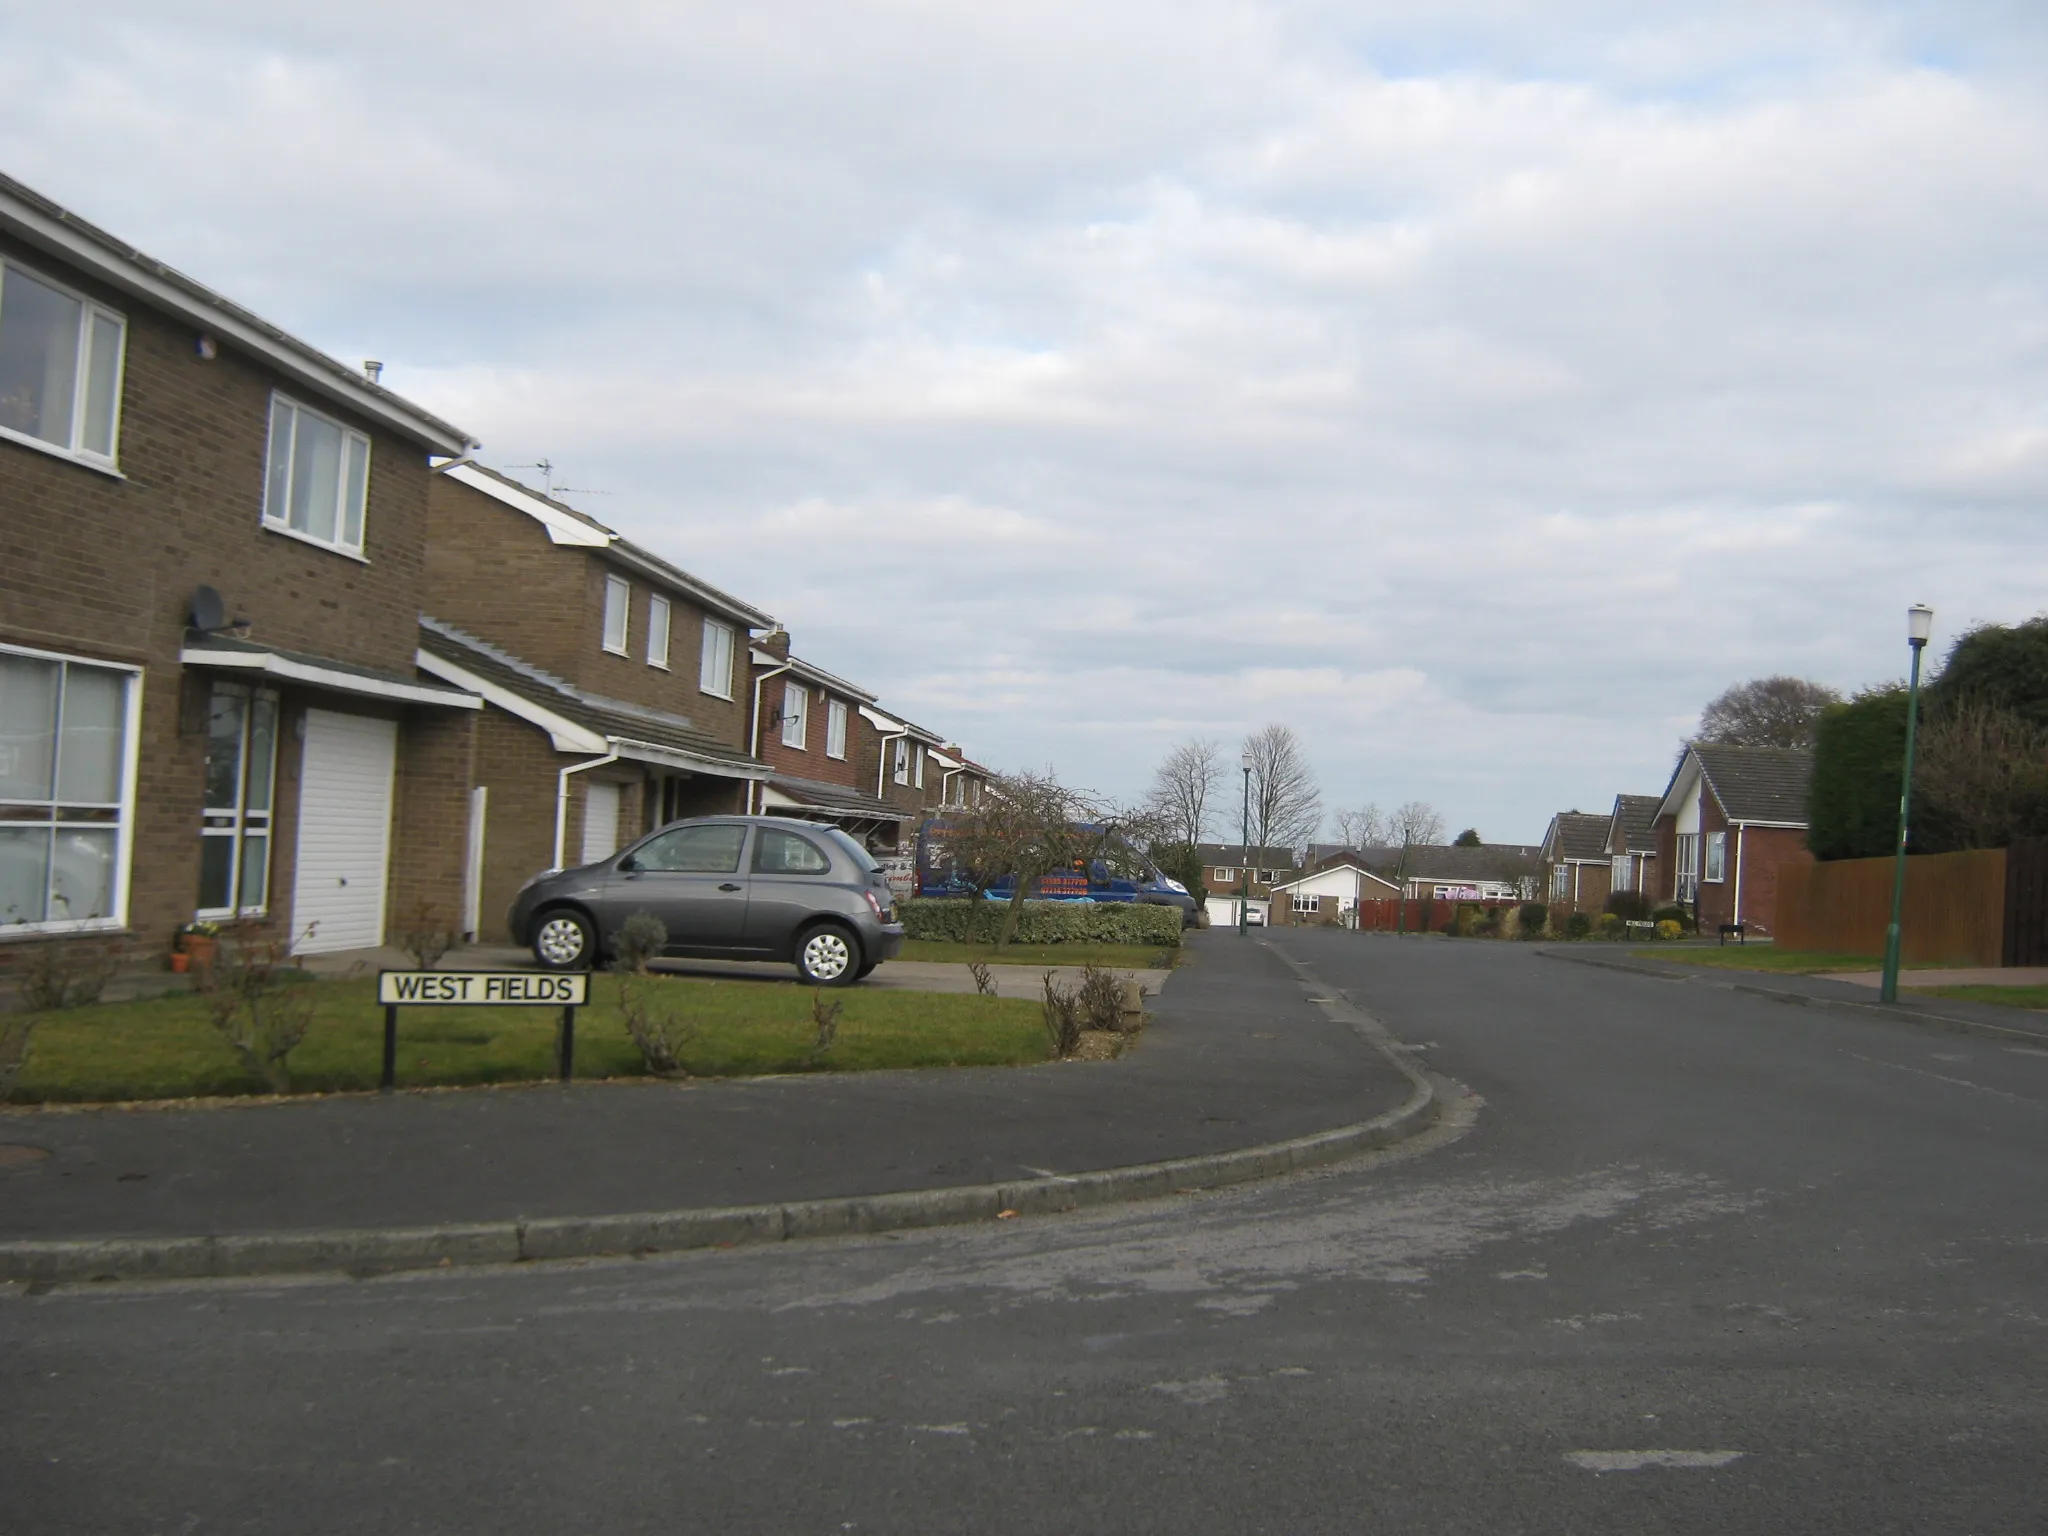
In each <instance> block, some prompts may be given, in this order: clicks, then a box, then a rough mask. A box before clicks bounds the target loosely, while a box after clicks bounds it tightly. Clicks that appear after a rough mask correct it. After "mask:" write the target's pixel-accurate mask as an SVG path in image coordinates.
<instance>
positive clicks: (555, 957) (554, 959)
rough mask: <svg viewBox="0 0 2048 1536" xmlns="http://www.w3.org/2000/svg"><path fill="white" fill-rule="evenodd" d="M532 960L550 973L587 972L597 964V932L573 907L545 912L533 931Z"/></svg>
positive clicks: (588, 920) (587, 919)
mask: <svg viewBox="0 0 2048 1536" xmlns="http://www.w3.org/2000/svg"><path fill="white" fill-rule="evenodd" d="M533 958H534V959H536V960H538V961H539V962H540V963H541V966H542V968H543V969H546V970H550V971H586V970H589V969H590V967H591V966H592V965H594V964H596V962H597V929H596V928H595V927H594V926H593V925H592V924H591V921H590V919H589V918H587V917H585V916H584V915H583V914H582V913H581V912H578V911H577V910H575V908H573V907H557V908H555V909H554V911H552V912H543V913H541V915H540V918H539V920H538V921H537V922H535V924H534V928H533Z"/></svg>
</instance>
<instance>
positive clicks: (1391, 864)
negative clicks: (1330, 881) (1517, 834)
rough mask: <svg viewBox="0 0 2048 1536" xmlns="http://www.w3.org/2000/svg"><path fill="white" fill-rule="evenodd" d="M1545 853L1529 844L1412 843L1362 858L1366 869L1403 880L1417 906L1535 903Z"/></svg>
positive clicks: (1365, 850) (1368, 850)
mask: <svg viewBox="0 0 2048 1536" xmlns="http://www.w3.org/2000/svg"><path fill="white" fill-rule="evenodd" d="M1541 853H1542V849H1541V848H1537V847H1531V846H1530V845H1528V844H1526V843H1484V844H1481V845H1479V846H1477V847H1459V846H1458V845H1457V844H1455V843H1451V844H1438V843H1410V844H1409V845H1408V846H1407V847H1406V848H1397V847H1391V846H1389V847H1381V848H1361V849H1359V850H1358V857H1359V860H1360V862H1361V863H1363V864H1364V865H1365V866H1366V868H1368V869H1370V870H1372V871H1374V872H1375V873H1377V874H1381V875H1386V876H1389V877H1392V878H1394V879H1397V880H1399V881H1400V883H1401V888H1402V893H1403V894H1404V895H1405V896H1406V897H1407V898H1408V899H1409V900H1411V901H1415V900H1425V901H1529V900H1533V899H1534V897H1535V895H1536V889H1537V878H1538V876H1537V870H1538V868H1539V867H1540V865H1539V856H1540V854H1541Z"/></svg>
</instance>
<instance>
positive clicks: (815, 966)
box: [796, 923, 861, 987]
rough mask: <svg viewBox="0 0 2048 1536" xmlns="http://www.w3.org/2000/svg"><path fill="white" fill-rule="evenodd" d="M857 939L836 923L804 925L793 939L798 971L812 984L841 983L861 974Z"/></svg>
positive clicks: (841, 985)
mask: <svg viewBox="0 0 2048 1536" xmlns="http://www.w3.org/2000/svg"><path fill="white" fill-rule="evenodd" d="M860 967H861V957H860V940H858V939H856V938H855V937H854V936H853V935H852V934H851V933H849V932H847V931H846V930H845V929H844V928H841V927H840V926H839V925H838V924H836V923H820V924H819V925H818V926H817V927H815V928H810V929H806V930H805V931H804V933H803V934H802V935H801V936H799V937H798V939H797V941H796V968H797V973H798V974H799V975H800V976H802V977H803V979H804V980H805V982H807V983H808V984H809V985H811V986H814V987H843V986H846V985H848V984H849V983H851V982H854V981H857V980H858V979H859V977H860Z"/></svg>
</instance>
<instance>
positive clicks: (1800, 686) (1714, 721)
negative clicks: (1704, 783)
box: [1694, 677, 1842, 747]
mask: <svg viewBox="0 0 2048 1536" xmlns="http://www.w3.org/2000/svg"><path fill="white" fill-rule="evenodd" d="M1841 702H1842V696H1841V695H1840V694H1839V693H1837V692H1836V691H1835V690H1834V689H1832V688H1830V687H1828V686H1827V685H1826V684H1825V683H1816V682H1812V681H1810V680H1809V679H1807V678H1803V677H1753V678H1751V679H1750V680H1749V681H1748V682H1746V683H1737V684H1735V685H1734V686H1733V687H1732V688H1729V689H1728V690H1727V691H1726V692H1724V693H1722V694H1721V696H1720V697H1719V698H1717V699H1715V700H1714V701H1713V702H1712V703H1711V704H1709V705H1708V706H1707V707H1706V708H1705V709H1703V710H1701V711H1700V723H1699V729H1698V731H1697V732H1695V734H1694V739H1695V740H1697V741H1704V742H1709V743H1714V744H1718V745H1721V746H1729V747H1811V746H1812V745H1813V727H1814V722H1815V721H1817V720H1819V719H1820V712H1821V711H1822V710H1824V709H1826V708H1827V707H1828V706H1829V705H1830V704H1839V703H1841Z"/></svg>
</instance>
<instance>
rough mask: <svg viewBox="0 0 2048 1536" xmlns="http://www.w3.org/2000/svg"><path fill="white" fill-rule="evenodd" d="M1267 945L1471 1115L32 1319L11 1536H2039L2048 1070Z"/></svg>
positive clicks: (1395, 952) (113, 1298)
mask: <svg viewBox="0 0 2048 1536" xmlns="http://www.w3.org/2000/svg"><path fill="white" fill-rule="evenodd" d="M1247 942H1249V943H1254V944H1257V943H1261V942H1264V943H1270V944H1273V945H1275V946H1279V947H1284V948H1285V949H1286V950H1288V951H1290V952H1291V953H1293V954H1295V955H1296V956H1298V957H1300V958H1302V959H1304V960H1305V961H1306V962H1307V963H1308V964H1309V965H1310V966H1312V967H1313V968H1314V972H1315V976H1316V977H1317V978H1319V980H1320V982H1321V983H1322V984H1323V985H1324V986H1325V987H1327V988H1329V989H1332V990H1335V989H1342V990H1343V991H1345V992H1347V993H1349V995H1350V996H1351V997H1353V998H1354V999H1355V1000H1356V1001H1357V1002H1358V1003H1359V1004H1361V1005H1362V1006H1364V1007H1365V1008H1368V1009H1370V1010H1371V1011H1372V1012H1373V1013H1374V1014H1375V1015H1377V1016H1378V1017H1379V1018H1380V1019H1381V1020H1382V1021H1383V1022H1384V1023H1386V1024H1387V1025H1388V1026H1389V1027H1390V1028H1392V1029H1393V1031H1394V1032H1395V1033H1396V1034H1397V1035H1399V1036H1400V1037H1402V1038H1404V1039H1406V1040H1408V1041H1410V1042H1411V1043H1413V1044H1416V1045H1418V1046H1421V1047H1424V1048H1425V1049H1424V1051H1423V1054H1424V1055H1425V1056H1426V1057H1427V1059H1428V1060H1429V1061H1431V1062H1432V1063H1433V1064H1434V1065H1435V1066H1436V1068H1437V1069H1438V1070H1439V1071H1441V1072H1442V1073H1444V1074H1446V1075H1448V1076H1449V1077H1451V1078H1454V1079H1457V1080H1458V1081H1460V1082H1462V1083H1464V1084H1466V1085H1469V1086H1470V1087H1471V1088H1472V1089H1473V1090H1474V1091H1475V1093H1476V1095H1477V1096H1478V1098H1477V1101H1475V1100H1473V1099H1464V1100H1460V1101H1458V1103H1459V1106H1460V1109H1459V1113H1457V1114H1455V1115H1454V1116H1453V1117H1452V1119H1451V1121H1450V1123H1448V1124H1446V1126H1444V1127H1443V1128H1442V1129H1441V1130H1439V1131H1437V1132H1433V1133H1431V1134H1430V1135H1429V1136H1428V1137H1425V1138H1423V1139H1420V1140H1418V1141H1416V1142H1411V1143H1409V1144H1408V1145H1407V1146H1406V1147H1404V1148H1401V1149H1399V1150H1397V1151H1395V1152H1393V1153H1391V1154H1387V1155H1384V1156H1382V1157H1380V1158H1378V1159H1376V1160H1373V1161H1371V1162H1362V1163H1354V1164H1348V1165H1345V1166H1344V1167H1342V1168H1340V1169H1335V1170H1326V1171H1324V1172H1322V1173H1320V1174H1316V1175H1312V1176H1306V1177H1301V1178H1297V1179H1292V1180H1288V1181H1285V1182H1282V1183H1275V1184H1269V1185H1263V1186H1259V1187H1255V1188H1249V1189H1243V1190H1237V1191H1233V1192H1230V1193H1226V1194H1218V1195H1203V1196H1194V1197H1187V1198H1184V1199H1181V1200H1178V1201H1175V1202H1170V1203H1164V1204H1158V1205H1150V1206H1133V1207H1124V1208H1119V1209H1113V1210H1109V1211H1104V1212H1099V1213H1095V1214H1091V1215H1084V1216H1078V1217H1074V1216H1069V1217H1057V1218H1046V1219H1039V1220H1022V1221H1017V1222H1014V1223H1004V1224H1001V1225H998V1226H994V1227H988V1228H964V1229H955V1230H946V1231H938V1232H928V1233H913V1234H905V1235H899V1236H894V1237H890V1238H875V1239H860V1240H847V1241H834V1242H819V1243H812V1244H793V1245H786V1246H782V1247H778V1248H773V1249H734V1250H731V1251H728V1252H712V1253H701V1254H693V1255H685V1256H680V1257H677V1258H672V1259H661V1260H649V1261H645V1262H640V1263H632V1262H619V1263H610V1264H585V1265H574V1266H549V1267H536V1268H532V1269H524V1270H517V1271H503V1272H490V1271H469V1272H462V1273H450V1274H444V1275H425V1276H414V1277H405V1278H394V1279H389V1280H381V1281H374V1282H364V1283H350V1282H340V1281H307V1282H302V1283H298V1284H294V1285H227V1284H212V1285H195V1286H184V1287H164V1288H156V1289H151V1288H144V1287H118V1288H108V1289H105V1290H76V1291H69V1290H59V1291H57V1292H53V1293H51V1294H48V1295H41V1296H26V1295H21V1294H18V1293H17V1294H14V1295H11V1296H9V1297H7V1298H5V1299H4V1300H0V1371H4V1375H0V1394H4V1399H0V1409H4V1418H0V1490H4V1492H0V1528H4V1529H5V1530H7V1531H35V1532H59V1531H94V1532H128V1531H165V1532H210V1531H293V1532H305V1531H312V1532H328V1531H362V1532H373V1531H374V1532H406V1531H432V1532H470V1531H476V1532H493V1533H498V1532H505V1531H550V1530H578V1531H581V1530H590V1531H606V1532H610V1531H621V1532H624V1531H643V1530H644V1531H656V1530H659V1531H664V1532H673V1531H679V1530H680V1531H719V1532H757V1531H758V1532H778V1533H779V1532H844V1531H861V1532H965V1531H975V1532H1046V1533H1053V1532H1058V1533H1071V1532H1095V1531H1103V1532H1152V1531H1158V1532H1175V1533H1183V1532H1191V1531H1224V1532H1253V1531H1258V1532H1274V1533H1293V1532H1321V1531H1331V1532H1346V1533H1360V1532H1374V1531H1381V1530H1391V1531H1401V1532H1415V1531H1479V1532H1522V1531H1528V1532H1558V1531H1628V1532H1659V1531H1685V1532H1699V1531H1707V1532H1756V1533H1763V1532H1771V1533H1778V1532H1785V1531H1802V1532H1808V1531H1812V1532H1829V1531H1842V1532H1857V1533H1865V1532H1884V1531H1913V1532H1927V1531H1938V1532H1994V1531H2024V1532H2039V1531H2041V1530H2043V1529H2044V1528H2048V1200H2044V1196H2048V1053H2043V1052H2040V1051H2037V1050H2034V1049H2033V1048H2030V1047H2027V1048H2018V1047H2012V1046H2008V1045H2003V1044H1998V1043H1993V1042H1989V1041H1984V1040H1979V1039H1974V1038H1970V1037H1966V1036H1955V1035H1945V1034H1938V1033H1932V1032H1928V1031H1925V1030H1922V1029H1917V1028H1913V1027H1910V1026H1894V1025H1890V1024H1886V1023H1881V1022H1879V1023H1873V1022H1869V1021H1867V1020H1864V1019H1861V1018H1853V1017H1846V1016H1841V1015H1834V1014H1827V1013H1821V1012H1817V1011H1814V1010H1810V1009H1799V1008H1791V1007H1787V1006H1784V1005H1782V1004H1777V1003H1772V1002H1770V1001H1767V1000H1764V999H1760V998H1754V997H1747V996H1744V995H1742V994H1737V993H1729V992H1722V991H1716V990H1710V989H1706V988H1698V987H1687V986H1683V985H1678V984H1675V983H1670V982H1663V981H1658V980H1654V979H1650V978H1644V977H1636V976H1630V975H1623V974H1618V973H1614V972H1609V971H1602V970H1595V969H1591V968H1587V967H1582V966H1577V965H1572V964H1568V963H1563V962H1559V961H1553V960H1545V959H1542V958H1540V957H1538V956H1536V955H1534V954H1533V953H1531V952H1530V951H1528V950H1526V949H1523V948H1520V947H1517V946H1512V945H1486V944H1479V943H1464V944H1459V943H1453V942H1447V941H1428V940H1408V941H1403V940H1397V939H1391V938H1373V937H1360V936H1356V935H1348V934H1337V933H1289V934H1284V935H1283V934H1276V935H1267V936H1264V937H1254V938H1252V939H1250V940H1248V941H1247ZM1276 984H1278V985H1286V986H1296V984H1295V983H1292V982H1287V983H1276ZM1294 995H1295V996H1297V997H1298V996H1299V995H1301V993H1300V988H1299V987H1298V986H1296V989H1295V992H1294ZM1319 995H1328V993H1322V994H1319ZM1251 1023H1252V1021H1248V1027H1251ZM1481 1101H1483V1102H1481Z"/></svg>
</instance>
